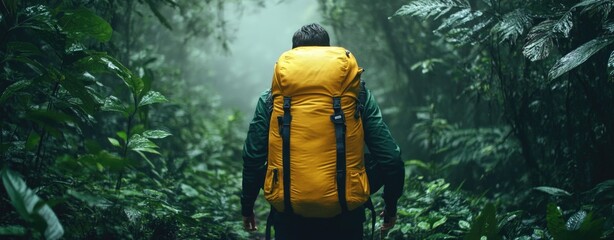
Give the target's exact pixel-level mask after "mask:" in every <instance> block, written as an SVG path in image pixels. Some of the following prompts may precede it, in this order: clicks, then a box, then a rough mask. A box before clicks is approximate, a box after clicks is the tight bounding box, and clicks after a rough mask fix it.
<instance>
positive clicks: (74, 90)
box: [60, 76, 100, 114]
mask: <svg viewBox="0 0 614 240" xmlns="http://www.w3.org/2000/svg"><path fill="white" fill-rule="evenodd" d="M60 84H61V85H62V86H63V87H64V88H65V89H66V90H68V92H69V93H70V94H71V95H72V96H74V97H76V98H79V99H80V100H81V104H79V106H81V107H82V108H83V109H84V110H85V111H86V112H87V113H89V114H93V113H94V111H95V110H96V109H98V107H99V106H100V103H99V102H98V100H97V96H95V95H94V94H93V93H92V92H91V90H90V89H89V88H88V87H87V86H86V85H87V84H88V83H87V81H86V80H83V78H78V77H76V76H69V77H68V78H66V79H64V80H62V81H61V82H60Z"/></svg>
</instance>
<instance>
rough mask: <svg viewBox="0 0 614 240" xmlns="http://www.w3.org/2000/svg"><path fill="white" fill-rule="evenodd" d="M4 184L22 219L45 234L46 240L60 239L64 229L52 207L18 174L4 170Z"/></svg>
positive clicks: (2, 172)
mask: <svg viewBox="0 0 614 240" xmlns="http://www.w3.org/2000/svg"><path fill="white" fill-rule="evenodd" d="M0 175H2V184H4V187H5V188H6V192H7V194H8V195H9V198H10V199H11V204H12V205H13V206H14V207H15V209H16V210H17V212H18V213H19V215H20V216H21V218H23V219H24V220H25V221H26V222H28V223H30V224H31V225H32V226H33V227H34V228H35V229H36V230H38V231H40V232H41V233H43V234H44V236H45V238H46V239H59V238H61V237H62V235H64V228H63V227H62V224H61V223H60V220H59V219H58V218H57V217H56V215H55V213H54V212H53V210H51V207H49V205H47V204H46V203H45V202H44V201H43V200H41V199H40V198H39V197H38V196H37V195H36V193H34V191H32V189H30V188H28V186H27V185H26V183H25V181H24V180H23V179H22V178H21V176H19V175H18V174H17V173H15V172H13V171H11V170H9V169H8V168H5V169H3V170H2V171H1V172H0Z"/></svg>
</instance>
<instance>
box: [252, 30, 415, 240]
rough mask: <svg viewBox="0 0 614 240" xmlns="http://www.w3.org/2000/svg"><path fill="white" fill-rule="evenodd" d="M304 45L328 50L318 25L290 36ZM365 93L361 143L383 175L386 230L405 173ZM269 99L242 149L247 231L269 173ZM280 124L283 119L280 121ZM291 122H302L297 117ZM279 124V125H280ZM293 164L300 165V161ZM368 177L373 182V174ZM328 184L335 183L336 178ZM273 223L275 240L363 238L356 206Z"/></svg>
mask: <svg viewBox="0 0 614 240" xmlns="http://www.w3.org/2000/svg"><path fill="white" fill-rule="evenodd" d="M308 46H328V47H330V40H329V36H328V33H327V32H326V30H325V29H324V28H323V27H322V26H320V25H318V24H309V25H305V26H303V27H301V28H300V29H299V30H298V31H297V32H296V33H295V34H294V36H293V38H292V48H293V49H295V48H299V47H308ZM347 54H348V57H349V54H350V53H349V52H347ZM364 93H365V97H364V103H363V104H364V110H362V111H361V116H360V118H361V120H362V127H363V129H364V143H365V144H366V147H367V148H368V151H369V152H370V159H372V161H375V165H376V166H377V168H378V172H379V173H381V174H378V175H380V176H378V178H380V179H378V180H379V181H381V182H382V183H383V185H384V193H383V198H384V203H385V207H384V210H383V212H382V214H381V216H383V217H384V224H383V225H382V228H381V230H382V231H383V232H385V231H387V230H389V229H390V228H392V227H394V225H395V223H396V212H397V200H398V198H399V197H400V196H401V194H402V192H403V183H404V175H405V172H404V167H403V162H402V161H401V157H400V150H399V147H398V146H397V144H396V143H395V142H394V139H393V138H392V135H391V133H390V131H389V129H388V127H387V126H386V124H385V123H384V121H383V119H382V114H381V111H380V108H379V106H378V105H377V103H376V102H375V100H374V97H373V95H372V94H371V92H370V91H368V90H367V89H365V90H364ZM271 98H272V95H271V89H269V90H267V91H265V92H264V93H263V94H262V95H261V97H260V98H259V100H258V104H257V106H256V112H255V114H254V118H253V120H252V121H251V123H250V126H249V131H248V134H247V139H246V141H245V145H244V149H243V161H244V162H243V167H244V168H243V192H242V196H241V205H242V209H241V212H242V215H243V224H244V228H245V230H247V231H254V230H256V229H257V227H256V220H255V216H254V210H253V208H254V203H255V200H256V198H257V196H258V194H259V192H260V189H261V188H263V185H264V181H265V174H266V171H267V158H268V157H269V156H268V155H269V152H268V151H269V127H277V126H269V124H270V122H271V112H272V111H273V110H272V109H271V108H272V106H271V105H272V104H271V101H272V99H271ZM279 120H280V121H281V117H280V119H279ZM295 121H300V120H298V119H295ZM359 121H360V120H359ZM279 126H280V127H281V123H280V125H279ZM333 137H334V136H333ZM361 144H362V142H361ZM293 161H301V159H294V160H293ZM275 170H277V169H275ZM275 173H276V174H277V172H275ZM275 177H276V176H275ZM370 177H372V178H375V176H370ZM330 181H335V179H334V178H333V179H331V180H330ZM339 195H341V194H339ZM344 195H345V194H344ZM273 212H275V211H273ZM290 212H291V211H290ZM272 221H273V225H274V228H275V237H276V239H282V240H283V239H362V237H363V226H362V224H363V222H364V221H365V212H364V207H358V208H356V209H353V210H346V211H344V212H342V213H341V214H338V215H336V216H333V217H326V218H317V217H303V216H298V215H296V214H292V213H277V214H274V215H273V219H272Z"/></svg>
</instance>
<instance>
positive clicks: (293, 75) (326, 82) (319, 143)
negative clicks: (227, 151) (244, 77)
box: [264, 47, 370, 218]
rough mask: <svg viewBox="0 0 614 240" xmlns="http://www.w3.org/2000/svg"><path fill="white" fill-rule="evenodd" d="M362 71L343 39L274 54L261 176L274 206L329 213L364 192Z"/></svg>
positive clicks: (359, 200)
mask: <svg viewBox="0 0 614 240" xmlns="http://www.w3.org/2000/svg"><path fill="white" fill-rule="evenodd" d="M361 73H362V69H361V68H360V67H358V64H357V62H356V59H355V58H354V56H353V55H352V54H351V53H350V52H349V51H347V50H346V49H344V48H341V47H298V48H294V49H292V50H289V51H287V52H285V53H283V54H282V55H281V56H280V58H279V59H278V61H277V64H276V65H275V72H274V75H273V83H272V87H271V92H272V98H273V107H272V113H271V119H270V125H269V126H270V127H269V145H268V164H267V170H266V177H265V182H264V195H265V198H266V199H267V200H268V201H269V203H270V204H271V205H272V206H273V208H275V210H276V211H277V212H282V213H291V214H296V215H300V216H303V217H321V218H324V217H333V216H335V215H338V214H340V213H342V212H346V211H351V210H354V209H356V208H358V207H360V206H362V205H363V204H365V202H366V201H367V200H368V199H369V195H370V190H369V181H368V179H367V174H366V172H365V165H364V159H363V153H364V152H363V149H364V132H363V126H362V121H361V119H360V117H359V115H360V114H359V113H360V111H361V110H360V109H359V108H360V104H359V101H358V98H359V93H360V89H361V86H360V85H361V82H360V74H361Z"/></svg>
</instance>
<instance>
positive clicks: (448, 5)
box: [393, 0, 470, 19]
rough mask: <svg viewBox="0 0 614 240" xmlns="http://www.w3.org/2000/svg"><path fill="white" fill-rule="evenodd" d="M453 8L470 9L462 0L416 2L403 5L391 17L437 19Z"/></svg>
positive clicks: (425, 0)
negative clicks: (407, 16)
mask: <svg viewBox="0 0 614 240" xmlns="http://www.w3.org/2000/svg"><path fill="white" fill-rule="evenodd" d="M453 8H470V5H469V3H468V2H467V1H464V0H416V1H413V2H410V3H409V4H407V5H403V6H402V7H401V8H399V10H397V11H396V12H395V13H394V15H393V16H405V15H410V16H417V17H421V18H423V19H426V18H430V17H432V16H436V17H435V18H438V17H440V16H442V15H444V14H446V13H447V12H449V11H450V10H452V9H453Z"/></svg>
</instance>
